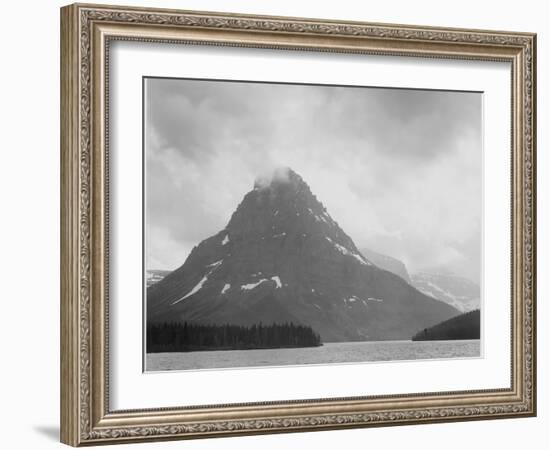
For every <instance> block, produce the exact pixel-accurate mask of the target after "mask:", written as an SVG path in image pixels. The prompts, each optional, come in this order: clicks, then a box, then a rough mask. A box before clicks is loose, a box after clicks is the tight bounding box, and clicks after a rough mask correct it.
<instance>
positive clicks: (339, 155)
mask: <svg viewBox="0 0 550 450" xmlns="http://www.w3.org/2000/svg"><path fill="white" fill-rule="evenodd" d="M481 102H482V98H481V94H479V93H464V92H442V91H426V90H405V89H380V88H365V87H360V88H353V87H333V86H311V85H290V84H267V83H244V82H224V81H200V80H175V79H147V80H146V83H145V162H146V211H145V214H146V218H145V221H146V227H147V239H146V267H147V268H151V269H152V268H157V269H174V268H176V267H178V266H180V265H181V264H182V263H183V262H184V261H185V259H186V257H187V255H188V254H189V252H190V251H191V249H192V248H193V246H195V245H196V244H198V243H199V242H200V241H201V240H203V239H205V238H207V237H209V236H211V235H212V234H215V233H217V232H218V231H220V230H221V229H223V228H224V227H225V225H226V224H227V222H228V220H229V218H230V216H231V213H232V212H233V211H234V210H235V208H236V206H237V205H238V204H239V202H240V201H241V199H242V197H243V196H244V194H245V193H246V192H248V191H250V190H251V189H252V187H253V183H254V179H255V178H256V177H257V176H258V175H262V174H265V173H267V172H269V171H270V170H272V169H273V168H275V167H279V166H289V167H291V168H292V169H294V170H295V171H296V172H297V173H299V174H300V175H301V176H302V178H303V179H304V180H305V181H306V182H307V183H308V184H309V186H310V188H311V190H312V192H313V193H314V194H315V195H316V196H317V198H318V199H319V200H321V201H322V202H323V204H324V205H325V206H326V207H327V210H328V212H329V213H330V214H331V216H332V217H333V218H334V219H335V220H336V221H337V222H338V223H339V224H340V226H341V227H342V228H343V230H344V231H345V232H346V233H347V234H348V235H350V236H351V238H352V239H353V240H354V241H355V243H356V245H357V247H358V248H365V247H366V248H370V249H372V250H375V251H378V252H381V253H384V254H387V255H390V256H394V257H396V258H399V259H401V260H402V261H403V262H404V263H405V264H406V265H407V268H408V270H409V272H413V273H414V272H416V271H438V272H452V273H456V274H458V275H462V276H466V277H468V278H470V279H472V280H473V281H476V282H479V277H480V273H479V272H480V239H481V192H482V191H481V169H482V167H481V152H482V144H481Z"/></svg>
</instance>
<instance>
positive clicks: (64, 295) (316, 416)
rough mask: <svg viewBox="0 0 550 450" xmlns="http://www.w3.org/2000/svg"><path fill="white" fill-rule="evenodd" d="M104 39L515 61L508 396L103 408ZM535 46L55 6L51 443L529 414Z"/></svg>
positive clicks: (437, 33) (389, 29) (479, 33)
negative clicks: (56, 333) (55, 390)
mask: <svg viewBox="0 0 550 450" xmlns="http://www.w3.org/2000/svg"><path fill="white" fill-rule="evenodd" d="M114 39H124V40H128V39H132V40H139V41H158V42H179V43H206V44H210V45H222V46H243V47H245V46H246V47H262V48H269V49H294V50H312V51H325V52H349V53H364V54H384V55H408V56H418V57H428V58H459V59H472V60H475V59H477V60H498V61H508V62H510V63H511V66H512V80H513V81H512V86H511V99H512V111H513V112H512V118H511V123H512V149H511V150H512V153H511V154H512V185H511V190H512V358H511V359H512V361H511V369H512V383H511V386H510V388H509V389H498V390H486V391H468V392H449V393H426V394H411V395H400V396H386V397H370V398H365V397H354V398H349V399H325V400H311V401H291V402H280V403H254V404H242V405H232V406H221V405H220V406H213V407H200V408H197V407H194V408H186V407H184V406H182V407H181V408H174V409H159V410H136V411H111V410H110V409H109V399H108V367H107V361H108V333H107V320H108V301H107V298H106V286H107V283H108V272H107V265H106V261H107V253H108V241H107V234H106V230H107V225H108V223H107V219H108V216H107V208H108V197H107V196H106V186H107V183H108V175H107V173H106V170H105V168H106V164H107V162H108V160H107V158H108V153H107V150H108V149H107V139H106V138H107V135H108V134H107V133H108V126H107V124H108V122H107V118H108V111H107V110H106V98H107V94H108V92H107V87H108V85H107V83H106V63H107V61H108V59H107V58H108V56H109V53H108V49H109V42H110V41H112V40H114ZM535 52H536V36H535V35H534V34H530V33H510V32H500V31H483V30H466V29H444V28H432V27H417V26H404V25H384V24H373V23H358V22H345V23H344V22H335V21H329V20H312V19H296V18H288V17H258V16H248V15H238V14H225V13H224V14H219V13H205V12H190V11H174V10H158V9H142V8H129V7H112V6H99V5H80V4H75V5H71V6H66V7H64V8H62V9H61V241H62V246H61V440H62V442H64V443H67V444H70V445H73V446H79V445H86V444H107V443H120V442H129V441H132V442H133V441H144V440H160V439H177V438H199V437H214V436H231V435H243V434H259V433H275V432H296V431H311V430H323V429H335V428H350V427H366V426H381V425H398V424H416V423H427V422H443V421H456V420H472V419H490V418H503V417H520V416H533V415H535V413H536V395H535V392H536V390H535V388H536V385H535V381H536V365H535V350H536V348H535V347H536V339H535V289H536V280H535V262H536V248H535V246H536V235H535V233H536V222H535V221H536V211H535V203H536V196H535V179H536V173H535V138H536V135H535V82H536V80H535Z"/></svg>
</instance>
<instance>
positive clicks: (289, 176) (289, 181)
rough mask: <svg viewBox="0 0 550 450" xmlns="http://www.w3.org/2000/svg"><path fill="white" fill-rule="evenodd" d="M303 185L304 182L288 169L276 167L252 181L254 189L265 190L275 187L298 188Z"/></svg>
mask: <svg viewBox="0 0 550 450" xmlns="http://www.w3.org/2000/svg"><path fill="white" fill-rule="evenodd" d="M301 184H305V182H304V180H303V179H302V177H301V176H300V175H298V174H297V173H296V172H294V170H292V169H291V168H290V167H286V166H281V167H276V168H275V169H272V170H270V171H268V172H265V173H263V174H262V175H259V176H258V177H256V179H255V180H254V189H255V190H258V189H266V188H270V187H276V186H284V185H289V186H298V185H301Z"/></svg>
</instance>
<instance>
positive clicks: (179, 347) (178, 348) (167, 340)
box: [147, 322, 322, 353]
mask: <svg viewBox="0 0 550 450" xmlns="http://www.w3.org/2000/svg"><path fill="white" fill-rule="evenodd" d="M320 345H322V344H321V337H320V336H319V334H317V333H316V332H315V331H314V330H313V329H312V328H311V327H308V326H305V325H295V324H293V323H284V324H277V323H274V324H271V325H263V324H262V323H260V324H258V325H256V324H254V325H251V326H242V325H229V324H226V325H200V324H193V323H187V322H184V323H183V324H182V323H175V322H173V323H163V324H158V325H148V326H147V353H160V352H189V351H197V350H246V349H254V348H285V347H286V348H290V347H318V346H320Z"/></svg>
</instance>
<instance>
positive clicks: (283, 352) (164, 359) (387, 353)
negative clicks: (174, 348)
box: [146, 340, 480, 371]
mask: <svg viewBox="0 0 550 450" xmlns="http://www.w3.org/2000/svg"><path fill="white" fill-rule="evenodd" d="M479 356H480V341H479V340H465V341H417V342H412V341H377V342H328V343H325V344H323V346H321V347H305V348H281V349H259V350H218V351H216V350H214V351H200V352H182V353H149V354H147V356H146V367H147V371H160V370H163V371H164V370H197V369H221V368H231V367H261V366H288V365H302V364H331V363H357V362H369V361H399V360H418V359H448V358H475V357H479Z"/></svg>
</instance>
